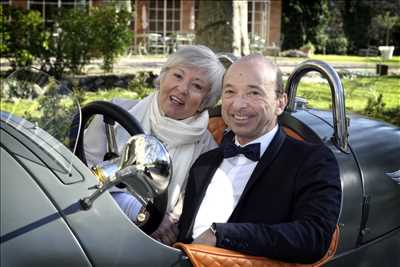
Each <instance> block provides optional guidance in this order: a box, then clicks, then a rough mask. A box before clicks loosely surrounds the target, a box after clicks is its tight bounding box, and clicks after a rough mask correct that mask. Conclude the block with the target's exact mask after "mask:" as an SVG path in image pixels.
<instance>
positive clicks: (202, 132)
mask: <svg viewBox="0 0 400 267" xmlns="http://www.w3.org/2000/svg"><path fill="white" fill-rule="evenodd" d="M158 96H159V94H158V92H156V93H154V94H151V95H149V96H147V97H146V98H144V99H143V100H141V101H140V102H139V103H138V104H136V105H135V106H134V107H132V108H131V109H130V110H129V113H131V114H132V115H134V116H135V118H136V119H137V120H138V121H139V122H140V123H141V126H142V127H143V130H144V131H145V133H146V134H152V135H154V136H156V137H157V138H158V139H160V140H161V141H162V142H163V143H164V144H165V145H166V147H167V150H168V152H169V154H170V156H171V159H172V171H173V173H172V179H171V182H170V185H169V188H168V205H167V212H169V213H173V215H174V216H176V217H179V215H180V213H181V211H182V200H183V193H184V189H185V187H186V181H187V176H188V174H189V169H190V167H191V166H192V164H193V162H194V161H195V160H196V159H197V158H198V156H199V155H200V154H201V153H203V152H206V151H207V150H209V149H211V148H214V147H215V146H216V144H215V142H214V141H213V139H212V138H213V137H212V135H211V134H210V133H209V132H208V130H207V125H208V111H203V112H201V113H198V114H196V115H194V116H192V117H189V118H187V119H184V120H174V119H171V118H169V117H166V116H164V115H163V114H162V113H161V111H160V109H159V104H158V99H159V97H158ZM122 132H123V133H125V135H126V131H117V136H118V135H119V136H118V137H117V140H121V141H122V140H125V142H126V140H127V138H129V137H128V136H121V134H123V133H122ZM125 142H123V143H125Z"/></svg>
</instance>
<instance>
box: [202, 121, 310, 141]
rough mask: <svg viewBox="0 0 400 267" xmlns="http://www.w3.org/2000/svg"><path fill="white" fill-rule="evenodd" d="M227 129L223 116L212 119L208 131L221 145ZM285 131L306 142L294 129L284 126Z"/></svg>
mask: <svg viewBox="0 0 400 267" xmlns="http://www.w3.org/2000/svg"><path fill="white" fill-rule="evenodd" d="M225 129H226V124H225V122H224V120H223V119H222V117H221V116H215V117H211V118H210V119H209V121H208V130H209V131H210V133H211V134H212V135H213V136H214V140H215V142H217V144H221V141H222V138H223V137H224V131H225ZM283 130H284V131H285V133H286V134H287V135H289V136H290V137H293V138H294V139H297V140H300V141H304V138H303V137H302V136H300V135H299V134H298V133H296V132H295V131H293V130H292V129H290V128H288V127H286V126H283Z"/></svg>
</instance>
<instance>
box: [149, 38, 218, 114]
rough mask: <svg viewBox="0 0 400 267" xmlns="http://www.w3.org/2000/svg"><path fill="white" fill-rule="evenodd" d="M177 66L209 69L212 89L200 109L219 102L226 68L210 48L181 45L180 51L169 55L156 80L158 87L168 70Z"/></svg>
mask: <svg viewBox="0 0 400 267" xmlns="http://www.w3.org/2000/svg"><path fill="white" fill-rule="evenodd" d="M176 66H188V67H196V68H201V69H205V70H206V71H207V80H208V82H209V83H210V84H211V90H210V92H209V93H208V95H207V96H206V97H205V98H204V99H203V101H202V103H201V105H200V111H202V110H204V109H207V108H210V107H213V106H214V105H215V104H216V103H217V102H218V100H219V98H220V97H221V90H222V79H223V76H224V73H225V68H224V65H222V63H221V62H220V61H219V59H218V57H217V55H216V54H215V53H214V52H213V51H212V50H211V49H210V48H208V47H206V46H204V45H185V46H181V47H180V48H179V49H178V51H176V52H175V53H173V54H171V55H170V56H169V57H168V59H167V62H166V63H165V64H164V65H163V67H162V68H161V72H160V75H159V76H158V78H157V79H156V80H155V82H154V83H155V86H156V87H157V88H160V80H162V79H163V78H164V76H165V74H166V73H167V71H168V70H169V69H171V68H173V67H176Z"/></svg>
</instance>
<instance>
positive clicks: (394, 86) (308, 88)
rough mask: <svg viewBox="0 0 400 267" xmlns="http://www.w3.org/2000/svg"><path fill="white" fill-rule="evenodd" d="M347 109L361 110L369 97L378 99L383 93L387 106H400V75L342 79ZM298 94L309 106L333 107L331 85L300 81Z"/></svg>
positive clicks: (319, 107) (318, 107)
mask: <svg viewBox="0 0 400 267" xmlns="http://www.w3.org/2000/svg"><path fill="white" fill-rule="evenodd" d="M342 83H343V87H344V91H345V102H346V109H347V110H349V111H355V112H360V111H361V110H363V109H364V108H365V106H366V105H367V102H368V98H372V99H373V100H377V98H378V96H379V94H382V95H383V102H384V103H385V107H386V108H396V107H400V78H399V77H390V76H389V77H383V76H379V77H362V78H356V79H352V80H350V79H342ZM297 96H301V97H304V98H306V99H307V100H308V103H309V106H310V107H313V108H317V109H328V108H330V107H331V93H330V89H329V85H328V84H327V83H325V82H321V83H305V82H300V84H299V88H298V89H297Z"/></svg>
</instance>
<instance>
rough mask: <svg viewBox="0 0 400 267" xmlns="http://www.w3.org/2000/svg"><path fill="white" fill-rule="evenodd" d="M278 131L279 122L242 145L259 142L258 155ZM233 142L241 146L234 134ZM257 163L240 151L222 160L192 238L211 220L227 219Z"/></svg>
mask: <svg viewBox="0 0 400 267" xmlns="http://www.w3.org/2000/svg"><path fill="white" fill-rule="evenodd" d="M277 131H278V125H276V126H275V127H274V128H273V129H272V130H271V131H269V132H268V133H266V134H264V135H262V136H260V137H259V138H257V139H255V140H253V141H251V142H249V143H247V144H245V145H241V146H242V147H243V146H246V145H249V144H254V143H260V158H261V156H262V155H263V154H264V152H265V151H266V150H267V148H268V146H269V144H270V143H271V141H272V139H273V137H274V136H275V134H276V132H277ZM235 144H236V145H240V144H239V143H238V141H237V139H236V137H235ZM257 163H258V161H252V160H250V159H248V158H246V157H245V156H244V155H242V154H239V155H237V156H235V157H231V158H226V159H224V160H223V161H222V163H221V165H220V166H219V167H218V169H217V170H216V172H215V174H214V176H213V178H212V180H211V182H210V184H209V185H208V188H207V191H206V194H205V196H204V198H203V201H202V202H201V205H200V208H199V211H198V213H197V216H196V219H195V222H194V226H193V236H192V237H193V239H195V238H197V237H198V236H199V235H200V234H202V233H203V232H204V231H206V230H207V229H208V228H210V226H211V224H212V223H214V222H215V223H225V222H227V221H228V219H229V217H230V216H231V214H232V212H233V210H234V209H235V207H236V204H237V203H238V201H239V198H240V196H241V195H242V193H243V190H244V188H245V187H246V184H247V182H248V181H249V178H250V176H251V174H252V173H253V171H254V169H255V167H256V165H257Z"/></svg>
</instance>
